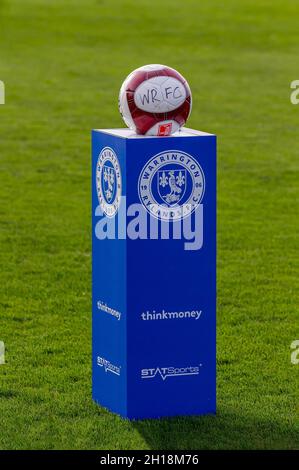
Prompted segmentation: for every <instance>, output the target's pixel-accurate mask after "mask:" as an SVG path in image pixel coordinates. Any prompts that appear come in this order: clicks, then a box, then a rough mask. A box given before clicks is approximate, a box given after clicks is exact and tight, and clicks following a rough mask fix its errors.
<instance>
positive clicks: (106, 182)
mask: <svg viewBox="0 0 299 470" xmlns="http://www.w3.org/2000/svg"><path fill="white" fill-rule="evenodd" d="M102 187H103V194H104V197H105V199H106V201H107V202H108V203H111V201H113V199H114V196H115V190H116V172H115V168H114V167H113V165H112V163H111V162H106V164H105V165H104V167H103V172H102Z"/></svg>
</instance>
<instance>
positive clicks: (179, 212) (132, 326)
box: [92, 128, 216, 419]
mask: <svg viewBox="0 0 299 470" xmlns="http://www.w3.org/2000/svg"><path fill="white" fill-rule="evenodd" d="M92 368H93V371H92V390H93V391H92V393H93V399H94V400H95V401H96V402H97V403H98V404H100V405H101V406H104V407H106V408H108V409H109V410H111V411H113V412H115V413H118V414H119V415H121V416H123V417H126V418H129V419H143V418H158V417H163V416H179V415H201V414H207V413H215V412H216V136H215V135H212V134H207V133H204V132H199V131H195V130H191V129H187V128H183V129H182V130H181V132H179V133H177V134H175V135H173V136H170V137H145V136H137V135H135V134H134V133H133V132H132V131H130V130H129V129H110V130H93V131H92Z"/></svg>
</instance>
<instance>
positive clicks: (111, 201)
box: [96, 147, 121, 217]
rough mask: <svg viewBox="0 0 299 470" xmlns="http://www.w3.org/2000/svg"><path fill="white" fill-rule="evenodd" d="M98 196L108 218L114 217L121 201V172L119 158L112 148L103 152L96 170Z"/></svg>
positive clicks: (104, 149)
mask: <svg viewBox="0 0 299 470" xmlns="http://www.w3.org/2000/svg"><path fill="white" fill-rule="evenodd" d="M96 185H97V194H98V198H99V203H100V206H101V208H102V210H103V212H104V214H105V215H107V217H114V216H115V214H116V213H117V211H118V208H119V205H120V199H121V172H120V165H119V161H118V158H117V156H116V154H115V152H114V151H113V150H112V149H111V148H110V147H105V148H103V150H102V151H101V153H100V154H99V157H98V161H97V170H96Z"/></svg>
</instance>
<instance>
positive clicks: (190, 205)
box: [138, 150, 205, 220]
mask: <svg viewBox="0 0 299 470" xmlns="http://www.w3.org/2000/svg"><path fill="white" fill-rule="evenodd" d="M204 186H205V180H204V174H203V171H202V169H201V166H200V165H199V163H198V162H197V161H196V160H195V159H194V158H193V157H192V156H191V155H189V154H187V153H185V152H182V151H180V150H169V151H164V152H162V153H160V154H158V155H155V156H154V157H153V158H151V159H150V160H149V161H148V162H147V164H146V165H145V166H144V167H143V170H142V172H141V174H140V177H139V188H138V189H139V198H140V201H141V202H142V204H143V205H144V206H145V208H146V210H147V211H148V212H149V213H150V214H151V215H153V216H154V217H156V218H158V219H161V220H180V219H182V218H184V217H187V216H188V215H190V214H191V213H192V212H194V210H195V209H196V208H197V207H198V205H199V204H200V203H201V200H202V198H203V194H204Z"/></svg>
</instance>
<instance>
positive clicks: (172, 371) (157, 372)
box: [141, 364, 202, 381]
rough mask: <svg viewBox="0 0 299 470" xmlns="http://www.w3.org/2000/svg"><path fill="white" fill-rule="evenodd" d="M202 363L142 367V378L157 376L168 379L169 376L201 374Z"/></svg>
mask: <svg viewBox="0 0 299 470" xmlns="http://www.w3.org/2000/svg"><path fill="white" fill-rule="evenodd" d="M201 366H202V364H199V365H198V366H188V367H155V368H153V369H141V378H142V379H155V378H156V377H158V378H160V379H162V380H163V381H164V380H166V379H167V378H168V377H183V376H188V375H199V371H200V368H201Z"/></svg>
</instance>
